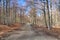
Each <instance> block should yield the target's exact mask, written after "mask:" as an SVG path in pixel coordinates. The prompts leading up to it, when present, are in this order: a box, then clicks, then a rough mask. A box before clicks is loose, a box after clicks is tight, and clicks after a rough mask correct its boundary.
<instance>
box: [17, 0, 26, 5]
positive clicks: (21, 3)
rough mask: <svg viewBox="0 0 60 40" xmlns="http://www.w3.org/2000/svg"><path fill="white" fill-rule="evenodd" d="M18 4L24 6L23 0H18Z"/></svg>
mask: <svg viewBox="0 0 60 40" xmlns="http://www.w3.org/2000/svg"><path fill="white" fill-rule="evenodd" d="M18 3H19V5H20V6H24V5H25V4H26V2H25V0H18Z"/></svg>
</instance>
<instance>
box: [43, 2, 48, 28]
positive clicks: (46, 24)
mask: <svg viewBox="0 0 60 40" xmlns="http://www.w3.org/2000/svg"><path fill="white" fill-rule="evenodd" d="M44 19H45V25H46V27H48V26H47V21H46V12H45V2H44Z"/></svg>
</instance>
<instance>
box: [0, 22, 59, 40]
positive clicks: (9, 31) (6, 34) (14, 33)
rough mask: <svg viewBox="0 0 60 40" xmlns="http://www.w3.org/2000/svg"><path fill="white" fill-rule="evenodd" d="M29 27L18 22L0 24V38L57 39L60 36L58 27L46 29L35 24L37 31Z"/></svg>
mask: <svg viewBox="0 0 60 40" xmlns="http://www.w3.org/2000/svg"><path fill="white" fill-rule="evenodd" d="M31 28H32V27H31V26H30V25H27V24H25V25H22V24H19V23H16V24H13V25H11V26H6V25H0V40H40V39H41V40H58V39H59V38H60V28H52V29H51V30H48V29H47V28H45V27H42V26H41V27H39V26H36V28H35V29H36V30H37V32H36V31H34V30H32V29H31ZM59 40H60V39H59Z"/></svg>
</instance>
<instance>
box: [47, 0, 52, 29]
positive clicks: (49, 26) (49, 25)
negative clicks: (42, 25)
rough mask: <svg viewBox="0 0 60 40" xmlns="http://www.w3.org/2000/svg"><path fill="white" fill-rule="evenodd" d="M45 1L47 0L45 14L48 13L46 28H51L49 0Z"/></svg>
mask: <svg viewBox="0 0 60 40" xmlns="http://www.w3.org/2000/svg"><path fill="white" fill-rule="evenodd" d="M46 2H47V14H48V29H51V24H50V13H49V2H48V0H46Z"/></svg>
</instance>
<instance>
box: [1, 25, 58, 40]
mask: <svg viewBox="0 0 60 40" xmlns="http://www.w3.org/2000/svg"><path fill="white" fill-rule="evenodd" d="M26 27H27V30H25V31H20V30H18V31H14V32H11V33H9V36H7V37H4V38H2V40H58V39H57V38H54V37H52V36H48V35H46V34H45V33H43V32H40V34H38V33H35V32H34V31H32V30H30V27H28V25H27V26H26ZM26 27H25V28H26ZM28 28H29V30H28Z"/></svg>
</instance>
